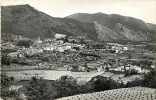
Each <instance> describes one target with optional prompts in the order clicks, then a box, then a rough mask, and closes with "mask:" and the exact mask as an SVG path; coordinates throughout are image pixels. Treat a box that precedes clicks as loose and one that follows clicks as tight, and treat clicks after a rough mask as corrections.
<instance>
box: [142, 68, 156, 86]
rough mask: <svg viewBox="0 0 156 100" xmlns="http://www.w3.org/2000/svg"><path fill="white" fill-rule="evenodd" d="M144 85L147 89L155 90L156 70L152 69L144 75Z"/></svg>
mask: <svg viewBox="0 0 156 100" xmlns="http://www.w3.org/2000/svg"><path fill="white" fill-rule="evenodd" d="M144 85H145V86H147V87H151V88H156V69H153V70H151V71H150V72H149V73H147V74H145V75H144Z"/></svg>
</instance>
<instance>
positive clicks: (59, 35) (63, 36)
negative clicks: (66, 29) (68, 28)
mask: <svg viewBox="0 0 156 100" xmlns="http://www.w3.org/2000/svg"><path fill="white" fill-rule="evenodd" d="M66 36H67V35H65V34H58V33H57V34H55V38H56V39H62V38H65V37H66Z"/></svg>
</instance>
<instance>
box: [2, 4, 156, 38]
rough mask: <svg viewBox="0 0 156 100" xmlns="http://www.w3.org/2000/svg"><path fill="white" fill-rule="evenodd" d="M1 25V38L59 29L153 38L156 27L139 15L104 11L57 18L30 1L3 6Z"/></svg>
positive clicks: (76, 33) (92, 35)
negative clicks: (122, 14)
mask: <svg viewBox="0 0 156 100" xmlns="http://www.w3.org/2000/svg"><path fill="white" fill-rule="evenodd" d="M1 26H2V27H1V31H2V39H4V38H6V37H9V36H10V35H12V34H13V35H23V36H25V37H29V38H37V37H39V36H40V37H41V38H51V37H54V35H55V34H56V33H60V34H66V35H72V36H84V37H86V38H89V39H92V40H96V41H99V40H100V41H122V40H124V41H151V40H154V39H155V40H156V37H154V36H155V33H156V31H155V29H153V28H155V25H154V24H146V23H145V22H143V21H141V20H139V19H135V18H131V17H125V16H121V15H115V14H113V15H107V14H103V13H96V14H87V13H78V14H73V15H70V16H68V17H65V18H56V17H52V16H49V15H47V14H45V13H43V12H40V11H38V10H36V9H34V8H33V7H31V6H30V5H15V6H2V7H1ZM153 35H154V36H153ZM153 37H154V39H153Z"/></svg>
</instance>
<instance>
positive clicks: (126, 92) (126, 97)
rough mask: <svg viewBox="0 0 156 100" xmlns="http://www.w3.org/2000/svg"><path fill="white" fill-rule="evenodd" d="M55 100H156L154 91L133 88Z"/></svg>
mask: <svg viewBox="0 0 156 100" xmlns="http://www.w3.org/2000/svg"><path fill="white" fill-rule="evenodd" d="M57 100H156V89H151V88H144V87H133V88H122V89H114V90H108V91H103V92H95V93H90V94H81V95H75V96H70V97H64V98H60V99H57Z"/></svg>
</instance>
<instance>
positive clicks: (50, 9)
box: [1, 0, 156, 24]
mask: <svg viewBox="0 0 156 100" xmlns="http://www.w3.org/2000/svg"><path fill="white" fill-rule="evenodd" d="M20 4H30V5H31V6H33V7H35V8H36V9H38V10H40V11H43V12H45V13H47V14H49V15H51V16H54V17H65V16H68V15H70V14H74V13H96V12H103V13H107V14H112V13H115V14H121V15H125V16H132V17H136V18H139V19H142V20H144V21H146V22H150V23H155V24H156V0H1V5H20Z"/></svg>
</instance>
